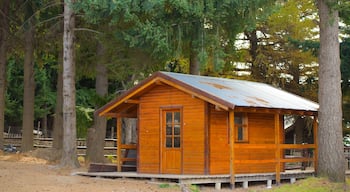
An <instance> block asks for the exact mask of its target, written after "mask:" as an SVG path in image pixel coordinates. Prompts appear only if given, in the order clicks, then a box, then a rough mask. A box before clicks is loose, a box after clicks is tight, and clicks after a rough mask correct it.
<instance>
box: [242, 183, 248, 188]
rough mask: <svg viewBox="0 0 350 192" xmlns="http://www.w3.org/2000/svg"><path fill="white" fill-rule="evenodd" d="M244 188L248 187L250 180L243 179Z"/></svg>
mask: <svg viewBox="0 0 350 192" xmlns="http://www.w3.org/2000/svg"><path fill="white" fill-rule="evenodd" d="M243 188H244V189H248V181H243Z"/></svg>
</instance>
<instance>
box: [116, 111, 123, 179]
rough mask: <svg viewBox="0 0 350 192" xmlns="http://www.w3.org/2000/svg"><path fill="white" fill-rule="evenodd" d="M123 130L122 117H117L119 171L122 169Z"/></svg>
mask: <svg viewBox="0 0 350 192" xmlns="http://www.w3.org/2000/svg"><path fill="white" fill-rule="evenodd" d="M121 131H122V118H121V117H119V118H117V171H118V172H121V171H122V162H121V156H122V149H121V135H122V134H121Z"/></svg>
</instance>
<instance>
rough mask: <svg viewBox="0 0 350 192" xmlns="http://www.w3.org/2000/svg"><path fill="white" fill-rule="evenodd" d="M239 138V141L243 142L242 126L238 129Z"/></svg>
mask: <svg viewBox="0 0 350 192" xmlns="http://www.w3.org/2000/svg"><path fill="white" fill-rule="evenodd" d="M237 138H238V140H239V141H242V140H243V127H242V126H240V127H238V129H237Z"/></svg>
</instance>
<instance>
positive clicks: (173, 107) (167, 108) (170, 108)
mask: <svg viewBox="0 0 350 192" xmlns="http://www.w3.org/2000/svg"><path fill="white" fill-rule="evenodd" d="M174 110H178V111H180V125H181V127H180V146H181V147H180V149H179V150H180V153H181V165H180V166H181V168H180V174H183V164H184V162H183V159H184V158H183V143H184V142H183V130H184V129H183V126H184V122H183V106H181V105H171V106H161V107H160V110H159V136H160V139H159V140H160V141H159V173H160V174H164V173H163V152H164V151H163V150H164V148H165V147H164V146H163V145H164V144H165V141H164V139H165V135H164V134H165V130H164V127H163V126H164V125H163V112H164V111H174Z"/></svg>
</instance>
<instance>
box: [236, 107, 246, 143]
mask: <svg viewBox="0 0 350 192" xmlns="http://www.w3.org/2000/svg"><path fill="white" fill-rule="evenodd" d="M235 130H236V133H235V137H236V138H235V140H236V142H248V117H247V114H246V113H235Z"/></svg>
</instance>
